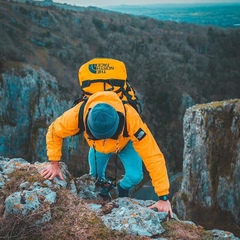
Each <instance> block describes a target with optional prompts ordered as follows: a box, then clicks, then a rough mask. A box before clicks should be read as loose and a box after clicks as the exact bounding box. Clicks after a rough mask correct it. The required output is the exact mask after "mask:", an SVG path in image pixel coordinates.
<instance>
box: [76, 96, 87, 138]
mask: <svg viewBox="0 0 240 240" xmlns="http://www.w3.org/2000/svg"><path fill="white" fill-rule="evenodd" d="M86 103H87V99H85V100H83V103H82V105H81V107H80V109H79V112H78V128H79V129H80V131H79V132H78V133H79V134H81V133H83V132H84V130H85V127H84V123H83V112H84V107H85V105H86Z"/></svg>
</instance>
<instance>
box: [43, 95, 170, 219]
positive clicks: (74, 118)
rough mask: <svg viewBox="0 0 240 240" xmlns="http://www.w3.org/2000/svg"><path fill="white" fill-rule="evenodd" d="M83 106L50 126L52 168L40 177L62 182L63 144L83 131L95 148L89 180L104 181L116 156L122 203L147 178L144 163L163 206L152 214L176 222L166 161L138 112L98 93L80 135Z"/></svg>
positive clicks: (88, 104) (85, 114) (87, 109)
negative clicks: (120, 170) (164, 214)
mask: <svg viewBox="0 0 240 240" xmlns="http://www.w3.org/2000/svg"><path fill="white" fill-rule="evenodd" d="M83 103H84V102H83V101H81V102H79V103H78V104H76V105H75V106H74V107H72V108H71V109H69V110H68V111H66V112H65V113H63V114H62V115H61V116H60V117H58V118H57V119H56V120H55V121H54V122H53V123H52V124H51V125H50V127H49V129H48V132H47V135H46V143H47V154H48V159H49V161H50V164H49V165H48V166H47V167H46V168H45V169H43V170H42V172H41V176H42V177H44V178H45V179H50V180H52V179H53V178H54V177H56V176H58V177H59V178H60V179H62V180H63V175H62V173H61V170H60V167H59V161H60V158H61V148H62V142H63V139H64V138H66V137H69V136H73V135H75V134H77V133H78V132H79V131H80V132H81V130H84V131H83V134H84V137H85V139H86V141H87V143H88V145H89V146H90V149H89V154H88V161H89V166H90V172H89V174H90V175H93V176H94V177H98V178H100V179H105V171H106V167H107V164H108V161H109V158H110V157H111V155H112V154H117V155H118V157H119V159H120V160H121V162H122V164H123V166H124V170H125V175H124V176H123V178H122V179H121V180H120V181H119V182H118V184H117V188H118V194H119V197H128V196H129V190H130V189H131V188H133V187H134V186H136V185H137V184H138V183H139V182H140V181H141V180H142V178H143V170H142V162H143V163H144V164H145V166H146V169H147V170H148V172H149V174H150V177H151V180H152V184H153V186H154V190H155V192H156V194H157V195H158V197H159V201H157V202H156V203H155V204H153V205H152V206H150V207H149V208H157V209H158V211H159V212H168V213H169V215H170V217H173V213H172V208H171V204H170V201H169V197H168V194H169V187H170V184H169V179H168V174H167V168H166V164H165V159H164V156H163V154H162V152H161V150H160V149H159V147H158V145H157V143H156V141H155V139H154V137H153V136H152V134H151V132H150V130H149V128H148V127H147V125H146V124H145V123H143V121H142V119H141V117H140V115H139V114H138V112H137V111H136V110H135V109H134V108H133V107H132V106H131V105H130V104H124V103H123V102H122V100H121V99H120V98H119V96H118V95H117V94H116V93H115V92H113V91H100V92H96V93H94V94H93V95H91V96H90V97H89V98H88V100H87V102H85V106H84V110H83V117H82V119H83V128H84V129H80V128H79V116H80V115H79V111H80V108H81V105H82V104H83Z"/></svg>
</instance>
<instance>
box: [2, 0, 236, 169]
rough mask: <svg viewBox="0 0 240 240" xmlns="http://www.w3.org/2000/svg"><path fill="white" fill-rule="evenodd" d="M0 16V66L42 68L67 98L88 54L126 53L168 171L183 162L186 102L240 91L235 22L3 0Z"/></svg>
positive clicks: (75, 90) (130, 77)
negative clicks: (224, 23) (202, 22)
mask: <svg viewBox="0 0 240 240" xmlns="http://www.w3.org/2000/svg"><path fill="white" fill-rule="evenodd" d="M0 19H1V23H0V35H1V38H0V73H1V74H2V73H4V72H5V71H6V70H7V69H11V68H14V67H15V66H17V65H18V64H20V63H28V64H31V65H32V66H36V67H40V68H43V69H45V70H46V71H47V72H49V73H50V74H51V75H53V76H54V77H56V79H57V81H58V82H59V85H60V90H61V91H62V93H63V95H62V97H63V98H66V99H68V100H69V101H71V100H74V99H75V98H76V97H77V96H78V95H81V90H80V87H79V83H78V78H77V74H78V69H79V67H80V66H81V65H82V64H84V63H85V62H86V61H88V60H90V59H92V58H95V57H109V58H116V59H119V60H121V61H123V62H124V63H125V64H126V66H127V71H128V80H129V81H130V83H131V85H132V86H133V87H134V88H135V89H136V92H137V93H138V95H139V97H140V99H141V101H142V103H143V113H142V117H143V119H144V120H145V121H146V122H147V124H148V125H149V128H150V129H151V131H152V133H153V135H154V136H155V138H156V140H157V142H158V144H159V146H160V148H161V150H162V151H163V153H164V155H165V157H166V159H167V162H168V168H169V170H170V171H172V172H180V171H181V170H182V155H183V154H182V152H183V137H182V120H183V116H184V113H185V110H186V109H187V108H188V107H191V106H193V105H194V104H198V103H206V102H211V101H220V100H225V99H233V98H240V91H239V90H240V69H239V66H240V47H239V42H240V29H239V28H219V27H214V26H200V25H194V24H186V23H177V22H171V21H160V20H156V19H152V18H149V17H142V16H131V15H128V14H122V13H116V12H111V11H103V10H98V9H96V8H81V9H78V8H76V10H66V9H64V8H62V9H61V8H60V7H54V5H52V6H48V7H42V6H36V5H33V4H30V3H12V2H7V1H3V0H1V1H0ZM0 81H1V79H0Z"/></svg>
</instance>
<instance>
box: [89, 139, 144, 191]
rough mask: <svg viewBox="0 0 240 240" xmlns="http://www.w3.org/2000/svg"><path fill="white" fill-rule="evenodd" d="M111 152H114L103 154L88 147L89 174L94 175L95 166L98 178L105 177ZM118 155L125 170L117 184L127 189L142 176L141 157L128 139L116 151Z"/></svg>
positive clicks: (135, 183)
mask: <svg viewBox="0 0 240 240" xmlns="http://www.w3.org/2000/svg"><path fill="white" fill-rule="evenodd" d="M95 154H96V155H95ZM113 154H114V153H108V154H105V153H101V152H98V151H96V153H95V152H94V149H93V148H90V150H89V153H88V161H89V166H90V172H89V174H90V175H92V176H95V177H96V167H97V176H98V178H103V179H105V172H106V168H107V164H108V161H109V159H110V157H111V156H112V155H113ZM95 157H96V160H95ZM118 157H119V158H120V160H121V162H122V164H123V166H124V170H125V175H124V177H123V178H122V179H121V180H120V181H119V184H120V186H121V187H122V188H123V189H125V190H129V189H131V188H132V187H134V186H135V185H137V184H138V183H139V182H140V181H141V180H142V178H143V170H142V159H141V158H140V156H139V155H138V153H137V152H136V150H135V149H134V148H133V145H132V142H131V141H129V142H128V143H127V145H126V146H125V147H124V148H123V149H122V150H121V152H119V153H118ZM96 161H97V162H96Z"/></svg>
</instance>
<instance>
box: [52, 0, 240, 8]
mask: <svg viewBox="0 0 240 240" xmlns="http://www.w3.org/2000/svg"><path fill="white" fill-rule="evenodd" d="M53 1H54V2H59V3H68V4H71V5H77V6H84V7H87V6H96V7H104V6H116V5H122V4H126V5H140V4H141V5H142V4H160V3H218V2H224V3H229V2H237V3H240V0H114V1H109V0H108V1H107V0H105V1H104V0H53Z"/></svg>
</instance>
